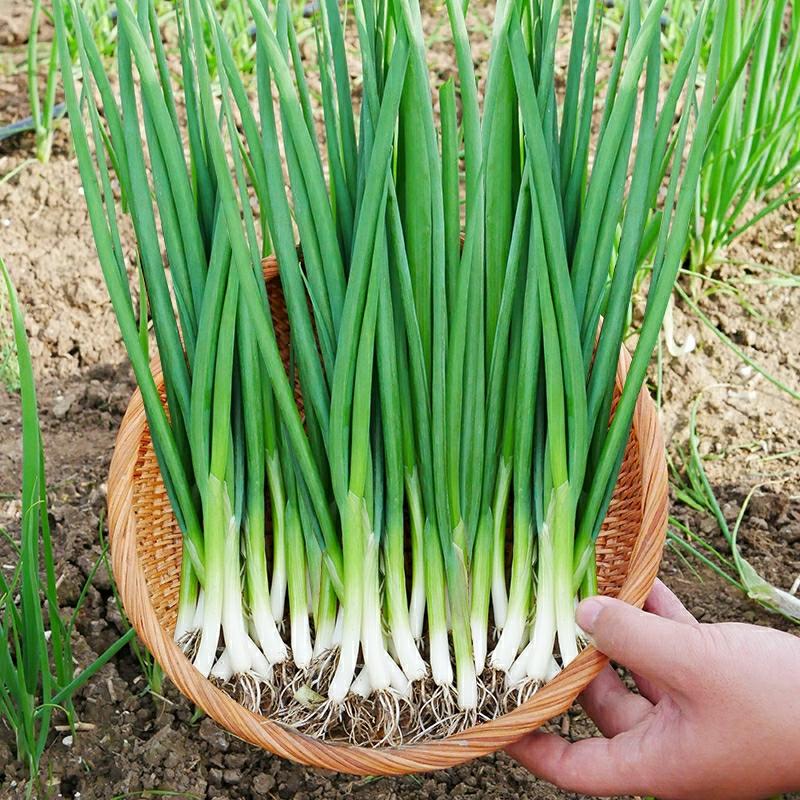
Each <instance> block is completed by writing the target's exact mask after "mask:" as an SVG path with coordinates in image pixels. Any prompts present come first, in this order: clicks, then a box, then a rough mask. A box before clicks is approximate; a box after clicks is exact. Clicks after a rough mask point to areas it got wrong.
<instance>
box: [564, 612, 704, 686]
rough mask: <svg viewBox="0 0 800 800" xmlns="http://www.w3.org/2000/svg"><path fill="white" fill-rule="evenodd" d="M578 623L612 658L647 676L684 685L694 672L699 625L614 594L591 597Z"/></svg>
mask: <svg viewBox="0 0 800 800" xmlns="http://www.w3.org/2000/svg"><path fill="white" fill-rule="evenodd" d="M576 617H577V621H578V625H580V627H581V628H582V629H583V630H584V631H585V632H586V633H587V634H589V636H590V638H591V640H592V642H593V644H594V645H595V646H596V647H597V649H598V650H600V652H602V653H604V654H605V655H607V656H608V657H609V658H610V659H611V660H612V661H616V662H617V663H618V664H622V665H623V666H625V667H628V669H630V670H632V671H633V672H637V673H639V674H640V675H643V676H644V677H646V678H651V679H655V680H660V681H661V682H662V683H664V684H668V685H672V686H676V687H677V686H680V685H681V684H682V683H683V680H684V678H685V677H686V676H687V675H688V673H689V672H692V671H694V665H695V664H696V663H697V659H698V655H699V646H700V643H699V641H698V639H699V635H700V628H699V626H697V625H696V624H695V625H688V624H685V623H682V622H676V621H675V620H671V619H665V618H664V617H659V616H656V615H655V614H648V613H647V612H646V611H641V610H640V609H638V608H635V607H634V606H631V605H628V603H623V602H622V601H621V600H615V599H614V598H613V597H599V596H598V597H589V598H587V599H586V600H584V601H583V602H582V603H581V604H580V605H579V606H578V610H577V614H576Z"/></svg>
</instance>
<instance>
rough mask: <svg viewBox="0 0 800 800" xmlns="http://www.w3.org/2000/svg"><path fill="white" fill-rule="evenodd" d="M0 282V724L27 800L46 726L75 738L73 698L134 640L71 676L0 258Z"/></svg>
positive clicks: (23, 342)
mask: <svg viewBox="0 0 800 800" xmlns="http://www.w3.org/2000/svg"><path fill="white" fill-rule="evenodd" d="M0 276H2V278H3V282H4V285H5V287H6V289H7V296H8V302H9V306H10V309H11V322H12V328H13V332H14V337H15V344H16V351H17V359H18V364H19V387H20V400H21V405H22V505H21V518H20V531H19V538H18V539H17V538H16V537H14V536H12V535H11V533H10V532H9V531H6V530H3V529H0V534H2V537H3V539H4V540H5V545H7V546H8V547H10V548H11V550H12V551H13V555H12V557H11V558H10V559H9V560H11V561H12V563H13V565H14V567H13V571H12V572H11V574H10V575H8V574H7V573H6V572H5V571H0V720H2V722H3V723H4V724H5V725H7V726H8V727H9V728H10V729H11V730H12V731H13V733H14V736H15V739H16V750H17V758H18V759H19V761H20V762H21V763H22V764H23V765H24V767H25V769H26V771H27V773H28V775H29V780H28V781H27V784H26V786H25V797H32V796H34V792H35V791H37V789H38V788H40V787H39V782H40V777H41V773H40V769H39V765H40V762H41V761H42V757H43V755H44V753H45V749H46V747H47V745H48V744H49V743H50V741H51V736H52V733H53V725H54V724H55V722H56V721H57V719H58V718H59V717H66V720H67V723H68V724H69V725H70V726H72V727H73V732H74V723H75V721H76V717H75V709H74V707H73V704H72V698H73V695H74V694H75V692H76V691H77V690H78V689H79V688H80V687H81V686H83V685H84V684H85V683H86V681H88V680H89V679H90V678H91V677H92V676H93V675H94V674H95V673H96V672H97V671H98V670H99V669H100V668H101V667H103V666H104V665H105V664H106V663H107V662H108V661H109V660H110V659H111V658H113V656H114V655H116V653H117V652H119V650H120V649H122V648H123V647H124V646H125V645H126V644H127V643H128V642H129V641H130V640H131V639H132V638H133V630H132V629H131V630H129V631H128V633H126V634H125V635H124V636H123V637H121V638H120V639H118V640H117V641H116V642H115V643H114V644H113V645H111V647H109V648H108V649H107V650H106V651H105V652H104V653H103V654H102V655H101V656H100V657H99V658H97V659H96V660H95V661H94V662H93V663H92V664H90V665H89V666H87V667H86V668H84V669H83V670H76V666H77V665H76V664H75V660H74V658H73V655H72V648H71V643H70V634H71V632H72V628H73V626H74V624H75V618H76V615H77V613H78V610H79V609H80V603H79V604H78V608H76V610H75V611H74V612H73V614H72V615H71V617H69V618H67V619H65V618H64V616H63V615H62V613H61V611H60V610H59V606H58V593H57V590H56V578H57V571H56V563H55V560H54V557H53V539H52V536H51V531H50V522H49V517H48V511H47V492H46V481H45V469H44V450H43V446H42V435H41V430H40V427H39V417H38V411H37V406H36V390H35V386H34V380H33V368H32V365H31V357H30V351H29V349H28V340H27V337H26V334H25V322H24V319H23V316H22V311H21V309H20V306H19V302H18V300H17V295H16V292H15V290H14V287H13V285H12V283H11V279H10V277H9V274H8V271H7V270H6V265H5V263H4V262H3V260H2V258H0Z"/></svg>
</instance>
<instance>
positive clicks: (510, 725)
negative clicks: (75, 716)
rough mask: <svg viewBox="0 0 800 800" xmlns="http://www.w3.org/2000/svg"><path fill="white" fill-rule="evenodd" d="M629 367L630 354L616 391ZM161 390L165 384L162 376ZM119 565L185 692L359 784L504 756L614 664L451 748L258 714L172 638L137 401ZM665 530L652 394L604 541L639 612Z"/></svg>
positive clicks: (565, 680)
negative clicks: (353, 738)
mask: <svg viewBox="0 0 800 800" xmlns="http://www.w3.org/2000/svg"><path fill="white" fill-rule="evenodd" d="M264 272H265V278H266V279H267V282H268V285H269V294H270V305H271V309H272V313H273V318H274V320H275V330H276V336H277V338H278V341H279V345H280V347H281V351H282V353H283V354H284V356H286V355H287V352H288V339H289V325H288V320H287V318H286V311H285V307H284V305H283V302H282V300H283V298H282V294H281V292H280V283H279V280H277V268H276V265H275V264H274V262H272V261H268V262H265V270H264ZM629 363H630V357H629V355H628V354H627V352H626V351H625V350H623V351H622V353H621V354H620V360H619V366H618V370H617V388H618V389H619V387H620V385H621V381H623V380H624V377H625V374H626V373H627V370H628V365H629ZM155 375H156V381H157V383H159V384H160V383H161V375H160V374H159V373H158V371H157V370H156V371H155ZM108 498H109V499H108V502H109V531H110V538H111V553H112V566H113V571H114V576H115V578H116V581H117V584H118V587H119V592H120V595H121V597H122V600H123V603H124V606H125V610H126V612H127V615H128V618H129V619H130V621H131V624H132V625H133V626H134V628H135V629H136V631H137V633H138V634H139V636H140V637H141V639H142V640H143V641H144V643H145V644H146V645H147V647H148V648H149V649H150V651H151V652H152V653H153V655H154V656H155V657H156V660H157V661H158V662H159V663H160V664H161V666H162V667H163V669H164V671H165V672H166V674H167V675H168V676H169V677H170V678H171V679H172V681H173V682H174V683H175V685H176V686H177V687H178V689H179V690H180V691H181V692H182V693H183V694H184V695H186V696H187V697H188V698H189V699H191V700H192V701H193V702H194V703H196V704H197V705H198V706H200V708H202V709H203V710H204V711H205V712H206V713H207V714H208V715H209V716H211V717H213V718H214V719H215V720H216V721H217V722H218V723H219V724H220V725H222V726H223V727H225V728H227V729H228V730H229V731H231V732H232V733H234V734H235V735H236V736H238V737H240V738H241V739H244V740H246V741H248V742H250V743H252V744H254V745H257V746H259V747H262V748H264V749H266V750H269V751H271V752H273V753H275V754H277V755H279V756H282V757H284V758H290V759H292V760H294V761H297V762H300V763H302V764H307V765H310V766H315V767H322V768H326V769H331V770H337V771H340V772H348V773H352V774H357V775H400V774H404V773H411V772H425V771H429V770H435V769H443V768H446V767H451V766H455V765H457V764H460V763H463V762H465V761H468V760H470V759H473V758H476V757H478V756H481V755H485V754H487V753H491V752H494V751H496V750H499V749H501V748H503V747H505V746H506V745H508V744H510V743H511V742H513V741H516V740H517V739H519V738H520V737H521V736H523V735H524V734H525V733H527V732H529V731H531V730H533V729H535V728H538V727H540V726H541V725H542V724H544V723H545V722H547V721H548V720H550V719H552V718H553V717H555V716H557V715H559V714H561V713H563V712H564V711H565V710H566V709H567V708H569V706H570V705H571V704H572V702H573V701H574V699H575V698H576V697H577V695H578V694H579V693H580V692H581V691H582V690H583V689H584V688H585V687H586V686H587V685H588V684H589V682H590V681H591V680H592V679H593V678H594V677H595V676H596V675H597V674H598V673H599V672H600V671H601V670H602V669H603V667H604V666H605V664H606V663H607V659H606V658H605V657H604V656H603V655H602V654H600V653H599V652H598V651H597V650H595V649H594V648H593V647H587V648H586V649H585V650H584V651H583V652H582V653H580V655H579V656H578V657H577V658H576V659H575V661H573V662H572V663H571V664H570V665H569V666H568V667H567V668H566V669H565V670H563V671H562V672H561V673H560V674H559V675H558V676H557V677H556V678H555V679H554V680H552V681H551V682H550V683H548V684H547V685H546V686H544V687H543V688H542V689H540V690H539V691H538V692H537V693H536V694H535V695H534V696H533V697H532V698H531V699H530V700H529V701H528V702H527V703H525V704H524V705H522V706H520V707H519V708H517V709H515V710H514V711H512V712H510V713H508V714H506V715H504V716H502V717H499V718H497V719H495V720H493V721H491V722H487V723H484V724H482V725H477V726H475V727H473V728H470V729H469V730H467V731H464V732H463V733H460V734H457V735H455V736H452V737H450V738H448V739H441V740H437V741H431V742H425V743H422V744H415V745H405V746H402V747H397V748H382V749H375V748H364V747H355V746H353V745H348V744H340V743H331V742H325V741H321V740H317V739H312V738H310V737H308V736H306V735H304V734H301V733H298V732H297V731H295V730H293V729H292V728H289V727H288V726H285V725H283V724H281V723H279V722H275V721H273V720H270V719H268V718H266V717H264V716H262V715H259V714H255V713H252V712H250V711H248V710H247V709H245V708H244V707H242V706H241V705H239V704H238V703H237V702H236V701H235V700H233V699H232V698H231V697H230V696H229V695H227V694H226V693H225V692H224V691H222V690H220V689H218V688H217V687H215V686H214V685H213V684H212V683H211V682H210V681H208V680H206V679H205V678H203V677H202V676H201V675H200V673H198V672H197V671H196V670H195V669H194V667H193V666H192V665H191V663H190V662H189V661H188V660H187V659H186V657H185V656H184V655H183V653H182V651H181V650H180V649H179V648H178V647H177V645H176V644H175V643H174V642H173V640H172V631H173V630H174V627H175V620H176V616H177V601H178V587H179V582H180V562H181V552H182V543H181V534H180V531H179V529H178V526H177V523H176V521H175V518H174V516H173V514H172V510H171V508H170V503H169V500H168V498H167V495H166V491H165V490H164V485H163V483H162V480H161V476H160V473H159V469H158V464H157V462H156V458H155V454H154V452H153V448H152V445H151V442H150V436H149V431H148V429H147V421H146V419H145V413H144V406H143V404H142V400H141V396H140V394H139V392H138V391H137V392H136V394H135V395H134V397H133V399H132V400H131V403H130V405H129V407H128V410H127V413H126V414H125V417H124V419H123V421H122V425H121V426H120V430H119V434H118V437H117V443H116V448H115V451H114V457H113V459H112V462H111V472H110V475H109V482H108ZM666 525H667V471H666V464H665V459H664V443H663V438H662V434H661V430H660V427H659V424H658V417H657V413H656V409H655V406H654V404H653V402H652V400H651V399H650V397H649V395H648V394H647V392H646V390H644V389H643V390H642V393H641V394H640V396H639V398H638V402H637V404H636V411H635V414H634V419H633V427H632V432H631V436H630V439H629V442H628V446H627V448H626V452H625V458H624V461H623V464H622V469H621V472H620V476H619V481H618V484H617V488H616V490H615V493H614V497H613V499H612V502H611V506H610V508H609V512H608V516H607V518H606V520H605V523H604V525H603V528H602V531H601V533H600V536H599V537H598V542H597V568H598V583H599V587H600V591H601V592H602V593H603V594H610V595H616V596H618V597H620V599H622V600H625V601H627V602H629V603H632V604H634V605H637V606H641V605H642V604H643V603H644V600H645V598H646V597H647V595H648V594H649V592H650V588H651V587H652V584H653V581H654V580H655V576H656V573H657V572H658V565H659V563H660V560H661V551H662V547H663V544H664V536H665V533H666Z"/></svg>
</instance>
